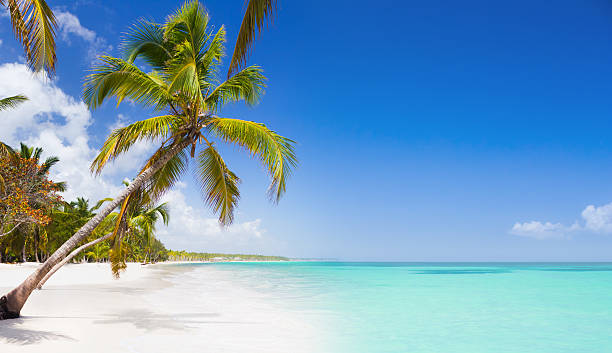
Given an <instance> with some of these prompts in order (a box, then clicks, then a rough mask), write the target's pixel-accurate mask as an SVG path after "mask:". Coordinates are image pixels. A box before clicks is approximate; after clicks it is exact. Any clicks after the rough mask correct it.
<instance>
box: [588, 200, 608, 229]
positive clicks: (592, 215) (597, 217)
mask: <svg viewBox="0 0 612 353" xmlns="http://www.w3.org/2000/svg"><path fill="white" fill-rule="evenodd" d="M582 219H584V221H585V229H588V230H590V231H593V232H597V233H612V203H609V204H607V205H603V206H599V207H595V206H594V205H589V206H587V207H586V208H585V209H584V210H583V211H582Z"/></svg>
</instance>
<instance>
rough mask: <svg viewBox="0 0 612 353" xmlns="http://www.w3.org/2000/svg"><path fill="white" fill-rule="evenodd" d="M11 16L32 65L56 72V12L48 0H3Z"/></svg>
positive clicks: (34, 68) (49, 73) (0, 1)
mask: <svg viewBox="0 0 612 353" xmlns="http://www.w3.org/2000/svg"><path fill="white" fill-rule="evenodd" d="M0 6H6V8H7V9H8V12H9V15H10V17H11V24H12V26H13V32H14V33H15V37H17V40H19V41H20V42H21V44H22V45H23V48H24V50H25V53H26V59H27V61H28V64H29V66H30V68H31V69H32V70H34V71H37V72H38V71H41V70H45V71H46V72H47V74H48V75H49V76H53V75H54V73H55V61H56V56H55V30H56V28H57V21H56V19H55V15H53V12H52V11H51V8H49V5H47V2H46V1H45V0H0Z"/></svg>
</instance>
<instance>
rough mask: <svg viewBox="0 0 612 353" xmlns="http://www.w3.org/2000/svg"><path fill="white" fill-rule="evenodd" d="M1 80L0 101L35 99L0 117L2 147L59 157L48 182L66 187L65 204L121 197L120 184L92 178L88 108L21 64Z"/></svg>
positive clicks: (0, 68)
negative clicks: (17, 96) (34, 149)
mask: <svg viewBox="0 0 612 353" xmlns="http://www.w3.org/2000/svg"><path fill="white" fill-rule="evenodd" d="M0 77H2V80H1V81H0V97H6V96H11V95H15V94H19V93H20V94H24V95H26V96H27V97H30V98H31V99H30V100H29V101H27V102H25V103H24V104H22V105H21V106H19V107H18V108H16V109H11V110H8V111H3V112H0V141H3V142H5V143H8V144H9V145H12V146H17V145H18V144H19V142H21V141H23V142H25V143H26V144H28V145H30V146H39V147H42V148H43V149H44V153H43V157H46V156H51V155H55V156H58V157H59V158H60V162H59V163H58V164H57V165H56V166H55V167H54V168H52V169H51V175H50V176H51V178H52V180H54V181H66V182H67V184H68V188H69V189H68V191H66V192H65V193H64V198H65V199H67V200H72V199H74V198H76V197H77V196H85V197H87V198H89V199H91V200H98V199H100V198H104V197H109V196H111V195H114V194H116V193H117V192H118V191H119V189H120V186H119V185H118V183H117V184H113V183H111V182H110V181H108V180H107V179H105V178H103V177H98V178H94V177H93V176H92V175H91V173H90V172H89V164H90V162H91V161H92V160H93V158H94V156H95V154H96V150H95V149H93V148H91V147H90V146H89V135H88V132H87V128H88V127H89V125H90V124H91V114H90V112H89V110H88V109H87V107H86V106H85V104H84V103H82V102H80V101H78V100H76V99H74V98H73V97H71V96H69V95H67V94H66V93H64V92H63V91H62V90H61V89H60V88H59V87H57V86H56V85H55V84H54V83H52V82H50V81H49V80H48V79H46V78H45V77H44V76H43V75H41V74H36V75H35V74H33V73H32V72H31V71H30V70H29V69H28V68H27V67H26V66H25V65H23V64H17V63H12V64H3V65H0Z"/></svg>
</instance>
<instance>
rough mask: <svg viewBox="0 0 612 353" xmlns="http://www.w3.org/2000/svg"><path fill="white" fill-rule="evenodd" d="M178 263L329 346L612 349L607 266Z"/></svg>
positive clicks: (451, 350) (554, 351)
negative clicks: (302, 325) (256, 298)
mask: <svg viewBox="0 0 612 353" xmlns="http://www.w3.org/2000/svg"><path fill="white" fill-rule="evenodd" d="M181 266H188V267H191V266H193V267H194V271H196V272H199V271H202V273H203V274H208V275H210V274H211V273H214V274H215V279H216V280H219V278H225V279H226V280H229V281H231V282H232V283H233V284H234V285H237V286H242V287H244V288H248V289H249V290H252V291H254V292H257V293H258V295H261V296H262V297H263V298H265V300H266V301H267V302H269V303H271V304H274V305H276V306H278V307H282V308H284V309H285V310H288V311H289V312H291V313H292V315H295V316H298V317H300V318H303V319H305V320H307V321H309V322H312V323H314V325H315V326H316V327H317V328H318V329H319V330H320V334H319V335H318V336H317V338H316V339H317V340H320V342H318V344H319V347H320V348H319V349H320V352H323V353H326V352H329V353H401V352H406V353H442V352H446V353H478V352H483V353H484V352H486V353H587V352H598V353H600V352H612V264H610V263H383V262H377V263H373V262H278V263H274V262H270V263H215V264H197V265H191V264H190V265H181ZM211 283H212V284H211V285H214V283H215V282H214V281H212V282H211ZM287 353H290V352H287Z"/></svg>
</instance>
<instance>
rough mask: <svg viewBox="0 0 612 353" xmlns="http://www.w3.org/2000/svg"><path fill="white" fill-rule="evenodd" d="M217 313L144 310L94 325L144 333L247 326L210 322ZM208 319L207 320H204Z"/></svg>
mask: <svg viewBox="0 0 612 353" xmlns="http://www.w3.org/2000/svg"><path fill="white" fill-rule="evenodd" d="M220 316H221V315H220V314H217V313H176V314H161V313H156V312H153V311H150V310H146V309H136V310H128V311H124V312H122V313H120V314H116V315H109V317H108V318H106V319H101V320H96V321H94V324H120V323H121V324H125V323H127V324H132V325H134V326H135V327H136V328H138V329H141V330H144V331H148V332H150V331H155V330H159V329H167V330H177V331H183V330H185V329H189V328H194V327H195V326H197V325H199V324H247V323H248V322H232V321H223V320H210V318H216V317H220ZM205 319H209V320H205Z"/></svg>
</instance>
